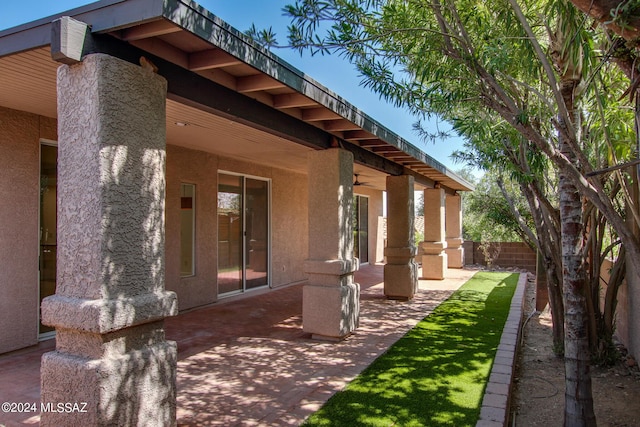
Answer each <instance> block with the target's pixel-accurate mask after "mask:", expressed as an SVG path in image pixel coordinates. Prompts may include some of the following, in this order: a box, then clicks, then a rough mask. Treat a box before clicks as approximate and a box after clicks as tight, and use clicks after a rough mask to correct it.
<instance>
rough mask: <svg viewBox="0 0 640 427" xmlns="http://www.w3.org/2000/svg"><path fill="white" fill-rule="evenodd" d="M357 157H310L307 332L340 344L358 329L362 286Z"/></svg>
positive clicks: (338, 152)
mask: <svg viewBox="0 0 640 427" xmlns="http://www.w3.org/2000/svg"><path fill="white" fill-rule="evenodd" d="M357 269H358V260H357V259H356V258H354V257H353V155H352V154H351V153H349V152H348V151H345V150H342V149H338V148H332V149H329V150H322V151H314V152H311V153H309V259H308V260H307V261H305V263H304V270H305V273H306V274H307V276H308V277H309V281H308V284H306V285H305V286H304V290H303V304H302V324H303V330H304V331H305V332H309V333H311V334H312V336H313V337H314V338H318V339H331V340H339V339H342V338H344V337H346V336H347V335H349V334H350V333H351V332H352V331H353V330H354V329H355V328H357V327H358V320H359V316H360V286H359V285H358V284H357V283H354V281H353V273H354V272H355V271H356V270H357Z"/></svg>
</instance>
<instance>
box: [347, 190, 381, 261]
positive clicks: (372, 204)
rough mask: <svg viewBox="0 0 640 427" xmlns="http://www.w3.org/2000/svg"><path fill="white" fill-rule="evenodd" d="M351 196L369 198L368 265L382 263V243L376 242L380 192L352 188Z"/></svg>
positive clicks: (379, 214)
mask: <svg viewBox="0 0 640 427" xmlns="http://www.w3.org/2000/svg"><path fill="white" fill-rule="evenodd" d="M353 194H356V195H360V196H367V197H369V263H370V264H374V263H376V262H383V260H384V245H383V243H384V242H381V241H379V240H378V228H379V224H378V221H380V220H381V219H382V213H383V208H382V205H383V200H382V191H380V190H375V189H373V188H367V187H364V186H359V187H354V190H353Z"/></svg>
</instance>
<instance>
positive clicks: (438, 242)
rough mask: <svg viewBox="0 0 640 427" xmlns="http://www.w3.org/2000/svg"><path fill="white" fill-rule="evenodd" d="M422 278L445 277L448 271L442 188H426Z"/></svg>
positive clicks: (436, 278)
mask: <svg viewBox="0 0 640 427" xmlns="http://www.w3.org/2000/svg"><path fill="white" fill-rule="evenodd" d="M421 246H422V250H423V253H424V255H423V256H422V278H423V279H435V280H442V279H444V276H445V272H446V271H447V254H446V252H445V249H446V248H447V241H446V238H445V193H444V190H443V189H441V188H427V189H425V190H424V242H422V243H421Z"/></svg>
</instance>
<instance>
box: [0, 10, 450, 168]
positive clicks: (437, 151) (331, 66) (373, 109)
mask: <svg viewBox="0 0 640 427" xmlns="http://www.w3.org/2000/svg"><path fill="white" fill-rule="evenodd" d="M290 2H291V1H290V0H200V1H198V2H197V3H199V4H200V5H201V6H203V7H204V8H205V9H207V10H209V11H210V12H212V13H213V14H214V15H217V16H219V17H220V18H222V19H223V20H225V21H227V22H228V23H229V24H230V25H232V26H233V27H235V28H237V29H238V30H240V31H245V30H247V29H248V28H249V27H250V26H251V24H252V23H255V25H256V27H258V28H267V27H272V28H273V30H274V31H275V32H276V34H277V35H278V40H280V42H281V43H282V44H284V43H286V27H287V25H288V24H289V19H288V18H287V17H285V16H283V15H282V8H283V6H284V5H286V4H287V3H290ZM88 3H90V0H55V1H52V0H27V1H13V0H12V1H6V2H4V4H3V5H2V13H0V30H1V29H5V28H9V27H13V26H16V25H20V24H23V23H25V22H29V21H33V20H35V19H39V18H43V17H46V16H49V15H53V14H55V13H59V12H63V11H65V10H69V9H72V8H74V7H78V6H82V5H85V4H88ZM274 53H275V54H276V55H278V56H280V57H282V58H283V59H284V60H286V61H287V62H289V63H291V64H292V65H294V66H295V67H297V68H298V69H300V70H302V71H303V72H304V73H306V74H307V75H309V76H310V77H312V78H313V79H315V80H317V81H318V82H320V83H322V84H323V85H325V86H327V87H328V88H329V89H330V90H332V91H334V92H336V93H337V94H339V95H340V96H342V97H343V98H345V99H346V100H347V101H349V102H350V103H351V104H353V105H355V106H356V107H358V108H360V109H361V110H362V111H364V112H365V113H366V114H368V115H369V116H371V117H373V118H374V119H375V120H377V121H379V122H380V123H382V124H383V125H384V126H386V127H387V128H389V129H391V130H392V131H393V132H395V133H397V134H399V135H400V136H402V137H403V138H405V139H406V140H408V141H409V142H411V143H412V144H413V145H416V146H417V147H419V148H420V149H421V150H423V151H424V152H426V153H427V154H429V155H430V156H432V157H434V158H435V159H436V160H438V161H439V162H441V163H443V164H444V165H445V166H446V167H448V168H449V169H451V170H454V171H455V170H459V169H461V168H462V165H460V164H455V163H453V162H452V161H451V159H450V158H449V155H450V154H451V152H453V151H455V150H457V149H460V148H461V144H462V141H461V140H460V139H459V138H449V139H447V140H444V141H438V142H435V143H433V142H423V141H421V140H420V139H419V137H418V136H417V135H416V134H415V132H414V131H413V130H412V128H411V127H412V124H413V123H414V122H415V121H416V118H415V117H413V116H411V115H410V114H409V113H407V112H406V111H405V110H403V109H398V108H395V107H393V106H392V105H390V104H387V103H386V102H385V101H383V100H380V99H379V97H378V95H376V94H374V93H372V92H371V91H369V90H367V89H365V88H363V87H361V86H360V78H359V76H358V73H357V71H356V70H355V68H354V67H353V66H352V65H351V64H349V63H348V62H347V61H345V60H343V59H341V58H339V57H322V56H315V57H311V56H309V55H305V56H303V57H300V55H299V54H298V53H297V52H294V51H292V50H289V49H274ZM432 126H433V127H435V126H439V127H440V128H445V129H446V128H447V127H448V126H447V124H446V123H443V122H440V123H435V122H434V123H433V124H432Z"/></svg>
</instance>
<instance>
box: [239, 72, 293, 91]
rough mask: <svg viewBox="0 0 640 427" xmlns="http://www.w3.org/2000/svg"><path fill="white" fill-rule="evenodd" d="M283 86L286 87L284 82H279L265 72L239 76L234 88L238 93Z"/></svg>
mask: <svg viewBox="0 0 640 427" xmlns="http://www.w3.org/2000/svg"><path fill="white" fill-rule="evenodd" d="M283 87H286V86H285V85H284V83H281V82H279V81H277V80H276V79H274V78H272V77H270V76H268V75H266V74H254V75H253V76H246V77H239V78H238V79H237V80H236V90H237V91H238V92H240V93H249V92H259V91H262V90H271V89H281V88H283Z"/></svg>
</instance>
